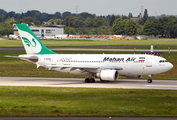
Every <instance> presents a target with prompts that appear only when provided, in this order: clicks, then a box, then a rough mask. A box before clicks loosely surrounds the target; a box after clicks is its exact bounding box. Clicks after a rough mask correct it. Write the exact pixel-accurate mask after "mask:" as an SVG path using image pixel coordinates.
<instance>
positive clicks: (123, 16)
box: [121, 15, 129, 20]
mask: <svg viewBox="0 0 177 120" xmlns="http://www.w3.org/2000/svg"><path fill="white" fill-rule="evenodd" d="M121 18H122V19H123V20H124V19H129V18H128V17H127V16H125V15H122V17H121Z"/></svg>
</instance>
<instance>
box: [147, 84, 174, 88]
mask: <svg viewBox="0 0 177 120" xmlns="http://www.w3.org/2000/svg"><path fill="white" fill-rule="evenodd" d="M144 86H148V87H176V88H177V86H174V85H144Z"/></svg>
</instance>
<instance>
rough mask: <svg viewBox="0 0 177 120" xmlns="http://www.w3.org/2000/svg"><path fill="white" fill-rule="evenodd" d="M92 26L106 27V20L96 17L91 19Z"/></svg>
mask: <svg viewBox="0 0 177 120" xmlns="http://www.w3.org/2000/svg"><path fill="white" fill-rule="evenodd" d="M93 23H94V24H93V26H94V27H99V26H102V25H107V24H106V20H105V19H104V18H102V17H96V18H94V19H93Z"/></svg>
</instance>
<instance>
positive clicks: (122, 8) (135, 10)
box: [0, 0, 177, 17]
mask: <svg viewBox="0 0 177 120" xmlns="http://www.w3.org/2000/svg"><path fill="white" fill-rule="evenodd" d="M76 6H77V13H81V12H89V13H91V14H96V15H109V14H115V15H117V14H119V15H128V13H129V12H131V13H132V14H133V16H134V17H136V16H138V14H139V13H141V6H143V13H144V9H147V10H148V14H149V16H155V15H161V14H166V15H177V0H0V9H4V10H5V11H7V12H10V11H15V12H16V13H21V12H23V13H24V12H27V11H28V10H39V11H40V12H47V13H50V14H54V13H55V12H60V13H63V12H65V11H69V12H71V13H76Z"/></svg>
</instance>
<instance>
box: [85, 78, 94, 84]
mask: <svg viewBox="0 0 177 120" xmlns="http://www.w3.org/2000/svg"><path fill="white" fill-rule="evenodd" d="M94 82H95V79H94V78H86V79H85V83H94Z"/></svg>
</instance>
